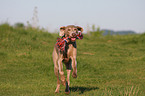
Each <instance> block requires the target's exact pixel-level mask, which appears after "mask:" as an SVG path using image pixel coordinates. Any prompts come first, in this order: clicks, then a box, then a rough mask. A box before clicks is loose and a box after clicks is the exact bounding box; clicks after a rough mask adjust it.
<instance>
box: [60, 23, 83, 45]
mask: <svg viewBox="0 0 145 96" xmlns="http://www.w3.org/2000/svg"><path fill="white" fill-rule="evenodd" d="M79 32H83V28H82V27H79V26H74V25H68V26H66V27H65V26H63V27H60V33H59V35H60V36H64V35H65V37H70V38H71V41H73V42H74V41H75V40H76V37H77V34H78V33H79Z"/></svg>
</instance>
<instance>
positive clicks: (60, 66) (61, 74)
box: [58, 58, 66, 85]
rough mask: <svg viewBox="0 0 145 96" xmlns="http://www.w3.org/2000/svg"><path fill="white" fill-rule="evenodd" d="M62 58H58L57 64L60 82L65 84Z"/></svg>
mask: <svg viewBox="0 0 145 96" xmlns="http://www.w3.org/2000/svg"><path fill="white" fill-rule="evenodd" d="M62 60H63V59H62V58H59V59H58V66H59V74H60V78H61V81H62V84H63V85H65V83H66V81H65V76H64V72H63V65H62Z"/></svg>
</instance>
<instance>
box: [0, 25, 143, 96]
mask: <svg viewBox="0 0 145 96" xmlns="http://www.w3.org/2000/svg"><path fill="white" fill-rule="evenodd" d="M57 36H58V34H50V33H48V32H44V31H42V30H33V29H31V28H28V29H23V28H13V27H11V26H9V25H7V24H3V25H0V96H54V95H58V96H64V95H65V93H64V90H65V87H64V86H61V89H60V93H59V94H55V93H54V91H55V88H56V77H55V75H54V70H53V69H54V68H53V62H52V55H51V54H52V51H53V46H54V44H55V42H56V38H57ZM77 48H78V52H77V53H78V54H77V61H78V66H77V68H78V78H77V79H74V78H72V77H71V78H70V81H71V84H70V91H71V93H70V95H71V96H145V34H140V35H124V36H119V35H116V36H102V37H91V36H87V35H84V39H83V40H77ZM64 72H65V75H66V71H65V67H64Z"/></svg>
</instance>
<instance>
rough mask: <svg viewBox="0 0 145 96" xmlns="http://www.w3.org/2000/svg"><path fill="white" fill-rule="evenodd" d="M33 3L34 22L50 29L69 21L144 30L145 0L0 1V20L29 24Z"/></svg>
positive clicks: (66, 23) (81, 24) (71, 22)
mask: <svg viewBox="0 0 145 96" xmlns="http://www.w3.org/2000/svg"><path fill="white" fill-rule="evenodd" d="M35 6H37V8H38V18H39V23H38V25H39V26H40V27H44V28H46V29H48V30H50V31H54V30H57V29H59V27H61V26H64V25H70V24H76V25H80V26H82V27H83V28H84V29H85V30H86V26H87V25H89V26H90V27H91V26H92V24H95V25H96V27H97V26H100V28H101V29H112V30H115V31H118V30H133V31H136V32H138V33H142V32H145V0H0V23H3V22H5V21H7V20H8V22H9V23H10V24H12V25H13V24H15V23H16V22H23V23H24V24H27V23H26V22H27V21H29V22H30V23H31V22H32V17H33V10H34V7H35Z"/></svg>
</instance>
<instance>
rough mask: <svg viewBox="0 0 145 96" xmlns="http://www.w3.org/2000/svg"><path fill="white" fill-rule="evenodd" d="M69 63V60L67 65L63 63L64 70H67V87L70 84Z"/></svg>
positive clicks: (70, 61)
mask: <svg viewBox="0 0 145 96" xmlns="http://www.w3.org/2000/svg"><path fill="white" fill-rule="evenodd" d="M71 63H72V60H71V59H69V61H68V62H67V63H65V65H66V69H67V82H68V85H69V84H70V73H71Z"/></svg>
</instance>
